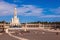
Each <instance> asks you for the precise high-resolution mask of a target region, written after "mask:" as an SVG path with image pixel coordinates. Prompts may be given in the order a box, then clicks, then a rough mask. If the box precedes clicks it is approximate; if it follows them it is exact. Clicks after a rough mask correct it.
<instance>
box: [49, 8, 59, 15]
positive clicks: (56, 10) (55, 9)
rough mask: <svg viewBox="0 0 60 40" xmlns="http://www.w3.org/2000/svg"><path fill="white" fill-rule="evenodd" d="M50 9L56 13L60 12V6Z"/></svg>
mask: <svg viewBox="0 0 60 40" xmlns="http://www.w3.org/2000/svg"><path fill="white" fill-rule="evenodd" d="M50 11H51V12H52V13H55V14H60V7H58V8H54V9H50Z"/></svg>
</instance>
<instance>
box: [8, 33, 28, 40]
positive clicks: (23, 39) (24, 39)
mask: <svg viewBox="0 0 60 40" xmlns="http://www.w3.org/2000/svg"><path fill="white" fill-rule="evenodd" d="M8 35H9V36H11V37H14V38H17V39H19V40H28V39H26V38H22V37H17V36H15V35H12V34H10V33H8Z"/></svg>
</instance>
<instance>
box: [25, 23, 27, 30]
mask: <svg viewBox="0 0 60 40" xmlns="http://www.w3.org/2000/svg"><path fill="white" fill-rule="evenodd" d="M24 31H27V23H26V24H25V29H24Z"/></svg>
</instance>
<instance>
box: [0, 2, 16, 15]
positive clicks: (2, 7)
mask: <svg viewBox="0 0 60 40" xmlns="http://www.w3.org/2000/svg"><path fill="white" fill-rule="evenodd" d="M15 6H16V5H15V4H8V3H6V2H3V1H2V2H0V16H2V15H10V14H12V11H13V9H14V7H15Z"/></svg>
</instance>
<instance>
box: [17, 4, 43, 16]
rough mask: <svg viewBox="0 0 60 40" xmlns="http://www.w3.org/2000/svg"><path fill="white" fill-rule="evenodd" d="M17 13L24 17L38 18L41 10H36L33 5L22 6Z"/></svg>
mask: <svg viewBox="0 0 60 40" xmlns="http://www.w3.org/2000/svg"><path fill="white" fill-rule="evenodd" d="M18 12H19V13H20V14H22V15H25V16H40V15H41V14H42V12H43V8H37V7H36V6H33V5H22V7H20V8H18Z"/></svg>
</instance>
